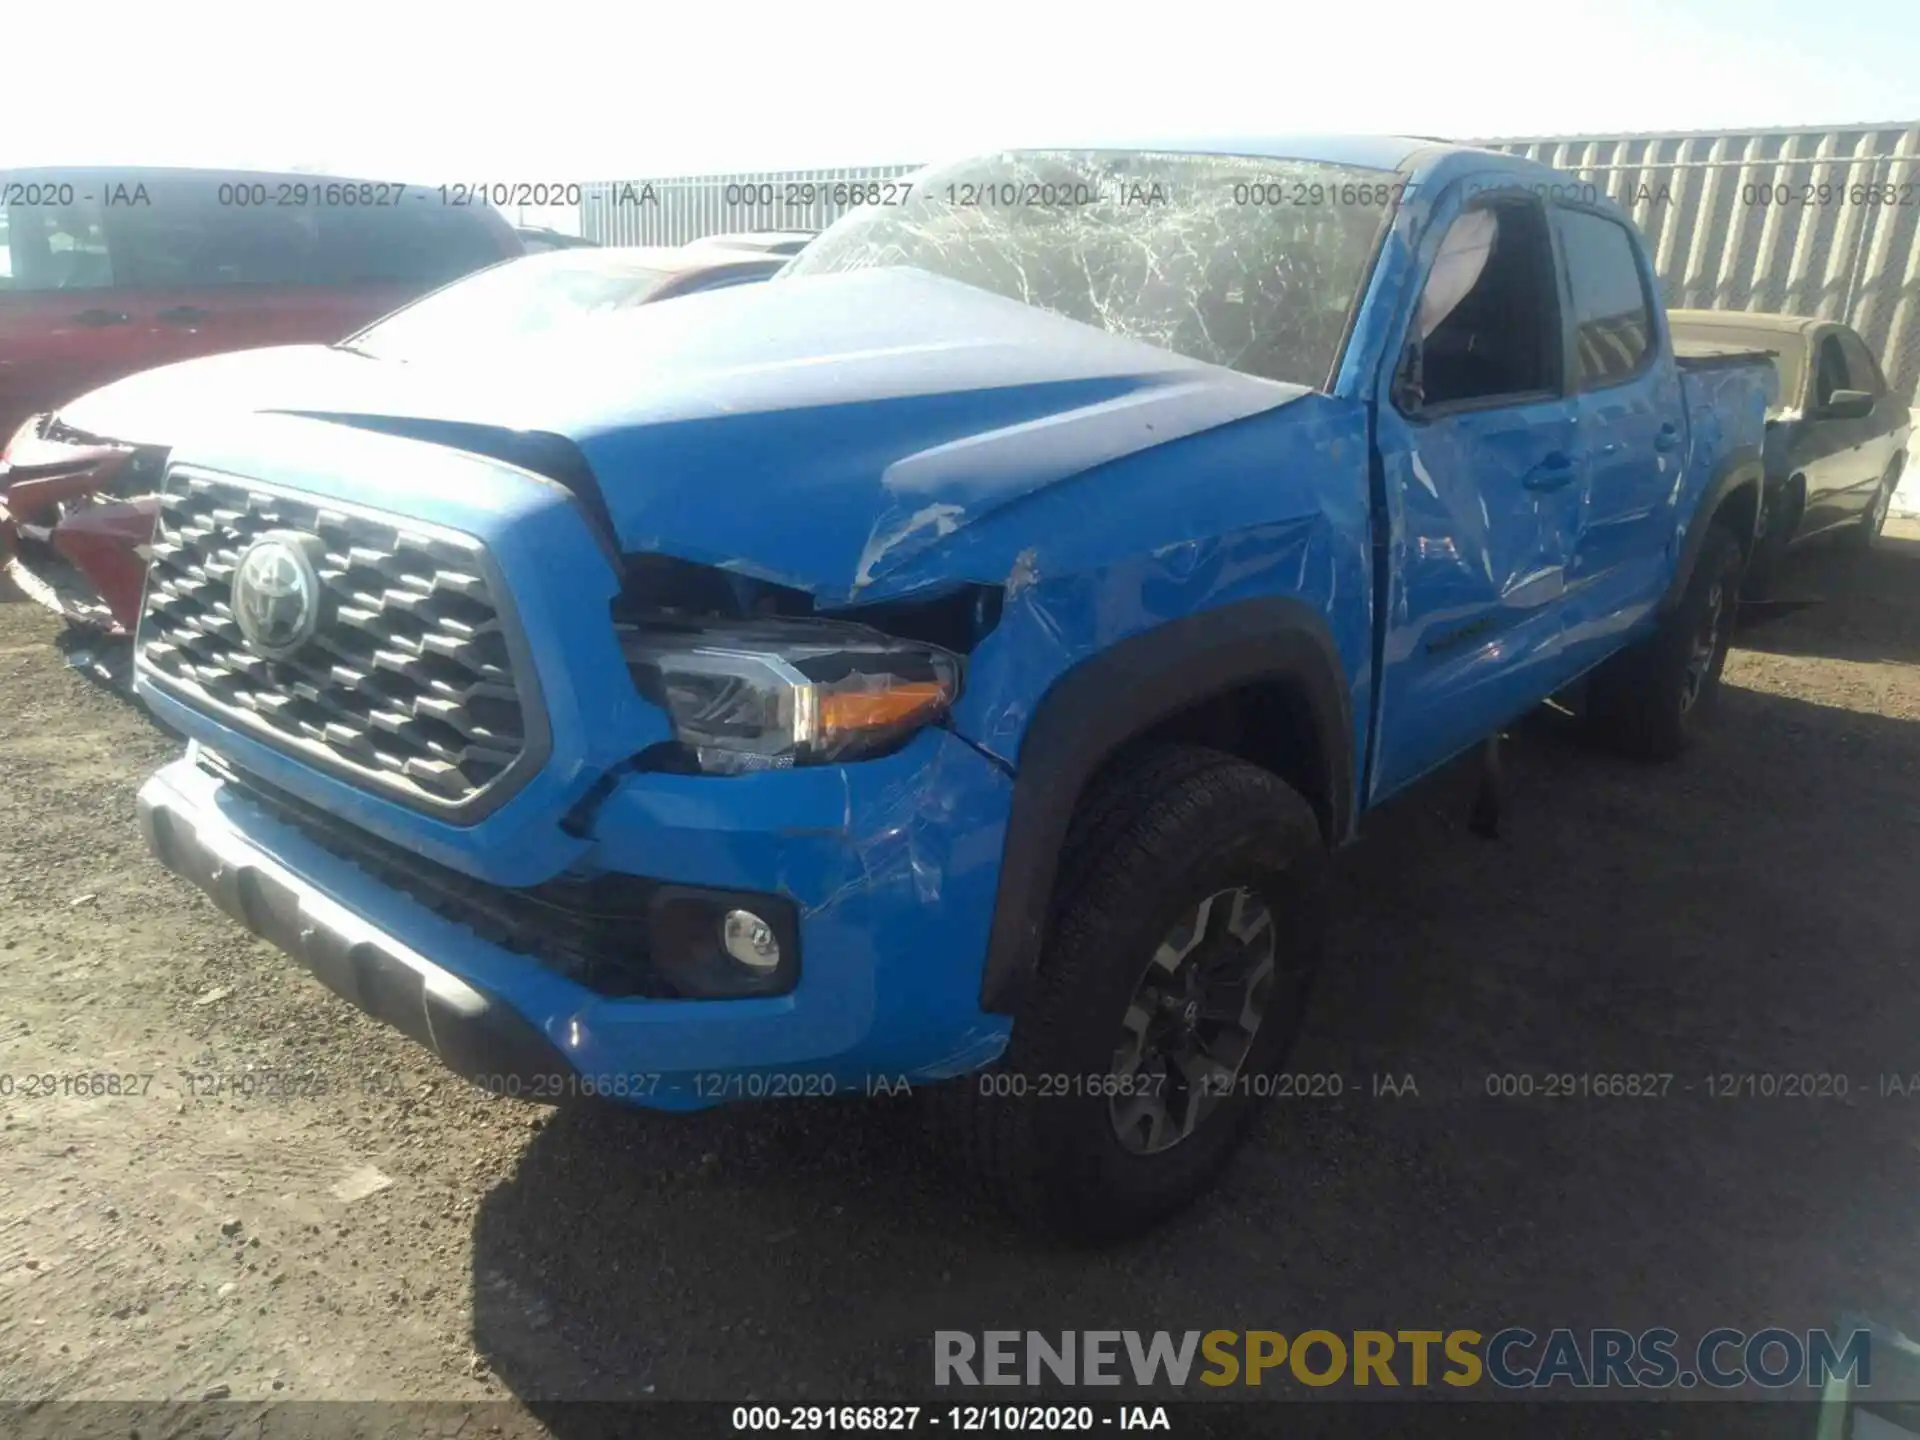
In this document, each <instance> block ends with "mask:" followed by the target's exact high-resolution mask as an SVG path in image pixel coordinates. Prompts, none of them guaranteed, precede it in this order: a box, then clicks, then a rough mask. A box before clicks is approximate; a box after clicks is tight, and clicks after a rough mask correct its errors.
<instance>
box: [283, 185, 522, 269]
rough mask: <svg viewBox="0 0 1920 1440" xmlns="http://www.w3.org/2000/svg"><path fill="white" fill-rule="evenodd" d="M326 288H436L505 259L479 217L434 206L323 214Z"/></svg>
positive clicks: (413, 203) (408, 204)
mask: <svg viewBox="0 0 1920 1440" xmlns="http://www.w3.org/2000/svg"><path fill="white" fill-rule="evenodd" d="M319 222H320V231H319V252H318V255H317V257H316V260H315V264H316V267H317V270H318V279H319V280H320V283H322V284H328V285H351V284H394V285H403V284H404V285H414V286H421V287H425V286H432V285H440V284H444V283H445V282H446V281H449V280H456V279H458V278H459V277H460V276H462V275H465V274H467V273H468V272H469V271H472V270H478V269H479V268H480V267H481V266H482V265H491V264H493V262H494V261H496V260H500V259H503V258H505V257H504V255H503V254H502V251H501V247H500V245H499V243H498V241H496V240H495V238H494V236H493V235H492V233H491V232H489V231H488V229H487V228H486V225H485V223H484V222H483V221H482V220H481V219H480V218H479V216H478V214H477V213H476V212H474V211H470V210H455V209H449V208H447V207H445V206H440V205H434V204H432V203H431V202H422V201H417V200H412V199H409V200H406V201H404V202H402V204H400V205H380V206H357V207H348V206H342V207H338V208H332V209H325V210H321V211H320V212H319Z"/></svg>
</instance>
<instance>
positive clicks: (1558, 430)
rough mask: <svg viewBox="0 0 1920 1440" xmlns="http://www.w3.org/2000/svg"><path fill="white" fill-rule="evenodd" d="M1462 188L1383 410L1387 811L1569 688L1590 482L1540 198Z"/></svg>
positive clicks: (1379, 787)
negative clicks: (1389, 553)
mask: <svg viewBox="0 0 1920 1440" xmlns="http://www.w3.org/2000/svg"><path fill="white" fill-rule="evenodd" d="M1473 189H1474V187H1472V186H1471V185H1463V186H1461V187H1459V189H1458V190H1457V191H1456V192H1455V193H1454V194H1453V195H1451V196H1449V197H1443V199H1442V201H1441V203H1440V205H1439V206H1438V207H1437V212H1436V216H1435V220H1434V223H1433V224H1432V225H1431V226H1430V227H1429V228H1428V230H1427V232H1426V235H1425V236H1424V238H1423V240H1422V242H1421V244H1420V247H1419V264H1418V266H1417V271H1416V273H1418V274H1419V275H1420V276H1421V281H1420V286H1419V290H1418V296H1419V298H1418V300H1417V301H1416V302H1415V303H1414V304H1413V305H1412V306H1411V307H1410V310H1409V314H1408V315H1407V317H1406V322H1405V327H1404V332H1403V339H1402V342H1401V343H1400V345H1399V346H1398V348H1397V349H1396V350H1394V351H1390V352H1389V353H1390V354H1391V355H1393V356H1394V357H1395V358H1394V359H1393V360H1392V362H1391V363H1390V365H1389V366H1388V367H1387V368H1386V373H1385V374H1383V375H1382V376H1381V379H1380V392H1379V399H1378V404H1377V411H1376V413H1377V414H1378V416H1379V423H1378V432H1377V433H1378V437H1379V447H1380V456H1381V462H1382V472H1383V478H1384V481H1385V488H1386V494H1385V500H1386V505H1387V509H1388V513H1389V515H1390V517H1391V521H1392V533H1393V535H1394V537H1395V555H1394V559H1393V564H1392V567H1391V571H1392V575H1393V582H1392V589H1391V592H1390V594H1389V597H1388V611H1387V615H1386V617H1385V627H1386V629H1385V655H1384V660H1385V664H1384V667H1383V670H1382V677H1381V681H1382V689H1381V708H1380V712H1379V713H1380V718H1379V729H1378V735H1377V740H1376V745H1375V757H1374V771H1373V776H1372V781H1371V788H1370V798H1371V799H1375V800H1377V799H1379V798H1381V797H1382V796H1384V795H1386V794H1387V793H1389V792H1391V791H1393V790H1397V789H1399V788H1400V787H1401V786H1403V785H1405V784H1407V783H1408V782H1409V781H1411V780H1413V779H1415V778H1416V777H1418V776H1420V775H1422V774H1424V773H1425V772H1426V771H1428V770H1431V769H1432V768H1433V767H1434V766H1436V765H1439V764H1441V763H1443V762H1444V761H1446V760H1447V759H1449V758H1450V757H1451V756H1453V755H1454V754H1456V753H1458V752H1459V751H1460V750H1462V749H1464V748H1466V747H1467V746H1469V745H1471V744H1472V743H1474V742H1475V741H1476V740H1478V739H1480V738H1481V737H1483V736H1484V735H1486V734H1487V733H1488V732H1489V731H1491V730H1494V729H1496V728H1497V727H1498V726H1500V725H1501V724H1504V723H1505V722H1507V721H1508V720H1511V719H1512V718H1513V717H1514V716H1515V715H1516V714H1517V713H1519V712H1520V711H1521V710H1523V709H1525V708H1526V707H1527V706H1528V705H1529V704H1530V703H1531V702H1532V701H1534V700H1535V699H1537V698H1538V697H1539V696H1541V695H1544V694H1547V693H1550V692H1551V691H1552V690H1554V689H1556V688H1557V687H1558V686H1559V684H1560V683H1562V681H1563V680H1564V679H1565V678H1569V677H1567V676H1565V675H1564V674H1563V672H1564V670H1565V668H1566V658H1565V653H1564V651H1565V647H1564V644H1563V638H1562V633H1561V631H1562V614H1561V611H1562V599H1563V596H1564V594H1565V591H1566V573H1567V565H1568V560H1569V551H1570V548H1571V541H1572V537H1573V535H1574V534H1575V533H1576V531H1577V528H1578V524H1579V517H1580V512H1581V505H1582V503H1583V493H1584V489H1585V486H1586V482H1587V474H1586V461H1585V458H1584V456H1583V454H1582V452H1581V448H1580V431H1579V416H1578V410H1577V405H1576V401H1575V399H1574V397H1573V396H1572V395H1570V394H1569V392H1568V389H1567V385H1566V383H1565V382H1566V376H1565V371H1566V356H1565V345H1564V331H1563V328H1562V319H1561V303H1560V291H1559V284H1558V280H1557V272H1556V268H1555V256H1554V248H1553V242H1552V235H1551V231H1550V229H1549V227H1548V223H1547V216H1546V212H1545V210H1544V208H1543V206H1542V205H1541V203H1540V201H1539V200H1538V199H1537V198H1536V197H1534V196H1532V195H1530V194H1527V193H1525V192H1521V191H1517V190H1514V189H1511V188H1488V189H1486V190H1485V191H1484V192H1482V193H1479V194H1475V193H1473Z"/></svg>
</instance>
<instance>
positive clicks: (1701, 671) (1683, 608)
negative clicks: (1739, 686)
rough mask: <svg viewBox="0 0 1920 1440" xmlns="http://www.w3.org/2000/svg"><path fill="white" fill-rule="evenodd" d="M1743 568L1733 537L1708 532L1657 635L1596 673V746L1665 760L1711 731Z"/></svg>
mask: <svg viewBox="0 0 1920 1440" xmlns="http://www.w3.org/2000/svg"><path fill="white" fill-rule="evenodd" d="M1743 563H1744V556H1743V553H1742V551H1741V549H1740V542H1739V540H1737V539H1736V538H1735V537H1734V535H1733V533H1732V532H1731V531H1729V530H1727V529H1726V528H1725V527H1724V526H1719V525H1716V526H1714V527H1713V528H1712V529H1711V530H1710V531H1708V532H1707V538H1706V541H1705V543H1704V544H1703V545H1702V546H1701V549H1700V555H1699V558H1698V559H1697V560H1696V561H1695V563H1694V567H1693V575H1692V577H1691V578H1690V579H1689V580H1688V582H1687V590H1686V594H1685V595H1683V596H1682V597H1681V599H1680V603H1679V604H1678V605H1676V606H1674V608H1673V609H1672V611H1670V612H1669V613H1668V614H1667V616H1666V618H1665V619H1664V620H1662V621H1661V622H1660V628H1659V629H1658V630H1656V631H1655V632H1654V633H1653V634H1652V635H1650V636H1649V637H1648V638H1647V639H1645V640H1643V641H1641V642H1640V643H1639V644H1637V645H1635V646H1633V647H1632V648H1631V649H1628V650H1624V651H1622V652H1621V653H1620V654H1618V655H1616V656H1614V657H1613V658H1612V659H1611V660H1609V661H1607V662H1606V664H1604V665H1602V666H1601V667H1600V668H1599V669H1598V670H1596V671H1594V673H1593V679H1592V682H1591V684H1590V685H1589V686H1588V690H1587V727H1588V730H1589V733H1591V734H1592V735H1593V737H1594V738H1595V739H1596V740H1598V741H1599V742H1600V743H1601V744H1603V745H1605V746H1606V747H1607V748H1609V749H1612V750H1616V751H1618V752H1620V753H1621V754H1625V755H1631V756H1633V757H1635V758H1636V759H1642V760H1671V759H1674V758H1675V757H1677V756H1678V755H1680V754H1681V753H1682V752H1683V751H1684V750H1686V748H1687V747H1688V746H1689V745H1691V744H1692V743H1693V741H1694V740H1695V739H1696V738H1698V736H1699V734H1700V732H1701V731H1702V730H1703V729H1705V728H1706V727H1707V725H1708V724H1709V723H1711V721H1712V719H1713V715H1714V711H1715V710H1716V709H1717V708H1718V704H1719V697H1720V672H1721V670H1722V669H1723V668H1724V667H1725V665H1726V663H1727V646H1728V642H1729V641H1730V640H1731V638H1732V634H1733V622H1734V617H1735V614H1736V612H1737V611H1738V609H1739V605H1740V578H1741V570H1742V566H1743Z"/></svg>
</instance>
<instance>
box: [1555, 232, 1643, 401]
mask: <svg viewBox="0 0 1920 1440" xmlns="http://www.w3.org/2000/svg"><path fill="white" fill-rule="evenodd" d="M1559 215H1560V238H1561V241H1562V243H1563V244H1564V246H1565V248H1566V256H1567V281H1568V288H1569V289H1570V290H1571V291H1572V292H1573V323H1574V330H1575V335H1576V337H1577V341H1576V346H1575V350H1576V360H1575V364H1576V367H1577V371H1576V374H1575V376H1574V381H1575V384H1576V385H1577V386H1578V388H1580V389H1582V390H1597V389H1599V388H1601V387H1602V386H1606V385H1612V384H1615V383H1617V382H1618V381H1621V380H1624V379H1626V378H1627V377H1628V376H1630V375H1632V374H1633V373H1634V372H1635V371H1636V370H1638V369H1639V368H1640V367H1641V365H1643V364H1644V363H1645V362H1646V359H1647V355H1648V353H1649V352H1650V351H1651V350H1652V348H1653V306H1652V304H1651V302H1650V301H1649V300H1648V298H1647V287H1646V285H1645V283H1644V282H1643V280H1642V279H1641V276H1640V266H1639V264H1638V262H1637V261H1636V260H1635V258H1634V249H1633V237H1632V236H1631V235H1629V234H1628V233H1627V231H1626V229H1625V228H1624V227H1623V226H1621V225H1618V224H1616V223H1615V222H1614V221H1612V220H1609V219H1607V218H1606V217H1605V216H1604V215H1594V214H1590V213H1589V212H1587V211H1585V210H1561V211H1560V212H1559Z"/></svg>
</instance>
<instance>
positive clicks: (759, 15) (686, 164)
mask: <svg viewBox="0 0 1920 1440" xmlns="http://www.w3.org/2000/svg"><path fill="white" fill-rule="evenodd" d="M1910 9H1911V0H1844V3H1836V4H1826V5H1819V4H1808V3H1806V0H1529V3H1515V0H1484V3H1476V0H1458V3H1453V4H1436V3H1433V0H1418V3H1401V0H1372V3H1364V4H1353V3H1342V4H1329V5H1313V6H1302V5H1299V4H1297V3H1296V4H1289V3H1286V0H1279V3H1275V0H1181V3H1179V4H1178V5H1176V6H1169V5H1165V4H1154V5H1150V6H1149V5H1146V4H1144V3H1142V0H1105V3H1101V4H1087V3H1084V0H1083V3H1080V4H1075V5H1065V4H1048V3H1045V0H1019V3H1003V0H968V3H965V4H948V5H942V6H938V7H931V6H916V5H914V4H912V3H910V0H891V3H887V4H874V3H867V0H784V3H775V4H768V5H764V6H761V5H758V4H755V3H752V0H720V3H717V4H712V5H697V4H684V5H678V6H673V7H652V6H640V5H634V4H631V3H628V4H618V5H615V4H606V5H589V4H580V3H573V0H540V3H534V4H529V3H500V4H491V3H488V0H480V3H477V4H469V5H461V6H440V5H426V4H406V3H403V0H383V3H367V0H324V3H320V4H309V5H300V6H291V5H281V6H277V7H276V6H269V5H263V4H261V3H259V0H247V3H245V4H228V3H212V0H204V3H195V0H169V3H167V4H165V5H152V4H144V3H143V4H139V5H133V4H125V3H124V0H100V3H96V4H90V5H88V6H86V7H84V9H83V10H81V11H76V10H73V9H71V8H68V7H62V6H58V5H47V4H22V5H16V6H13V7H11V11H10V13H9V15H8V17H7V22H6V25H5V27H4V37H3V38H0V47H3V51H0V53H4V55H5V60H4V73H5V76H6V79H5V87H6V101H7V103H6V105H5V107H4V116H5V118H4V119H0V168H5V167H12V166H21V165H56V166H58V165H108V166H113V165H129V166H131V165H198V166H213V167H222V168H225V167H233V168H250V169H253V168H257V169H269V170H280V169H291V168H295V167H299V168H306V169H312V170H317V171H325V172H329V173H333V174H342V175H354V176H361V177H366V178H375V179H383V180H396V181H404V182H407V183H410V184H437V183H443V182H448V181H455V180H474V181H488V182H494V181H508V182H520V181H538V180H564V181H575V180H580V181H584V180H595V179H610V178H616V177H626V178H634V177H654V176H667V175H684V174H690V173H697V172H701V171H707V170H741V169H780V168H788V167H808V166H825V165H857V164H879V163H903V162H918V161H925V160H932V159H939V158H945V157H951V156H954V155H958V154H964V153H966V152H968V151H971V150H976V149H983V148H990V147H992V146H995V145H1000V144H1007V143H1022V144H1046V143H1050V142H1058V141H1083V142H1084V141H1093V142H1098V141H1100V140H1101V139H1103V138H1113V137H1124V138H1126V139H1139V138H1144V137H1153V138H1160V137H1167V138H1173V137H1177V136H1180V135H1208V136H1224V135H1238V134H1246V135H1254V134H1266V135H1284V134H1295V133H1325V132H1333V131H1369V132H1385V133H1412V134H1420V135H1437V136H1447V137H1453V138H1489V137H1496V136H1531V135H1543V134H1573V133H1583V134H1590V133H1614V132H1619V131H1641V130H1704V129H1722V128H1742V127H1744V128H1776V127H1783V126H1801V125H1813V126H1831V125H1840V124H1848V123H1855V122H1862V121H1867V122H1876V123H1884V122H1889V121H1906V122H1909V123H1920V22H1916V20H1915V18H1914V16H1913V15H1911V14H1908V13H1905V12H1907V11H1909V10H1910Z"/></svg>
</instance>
